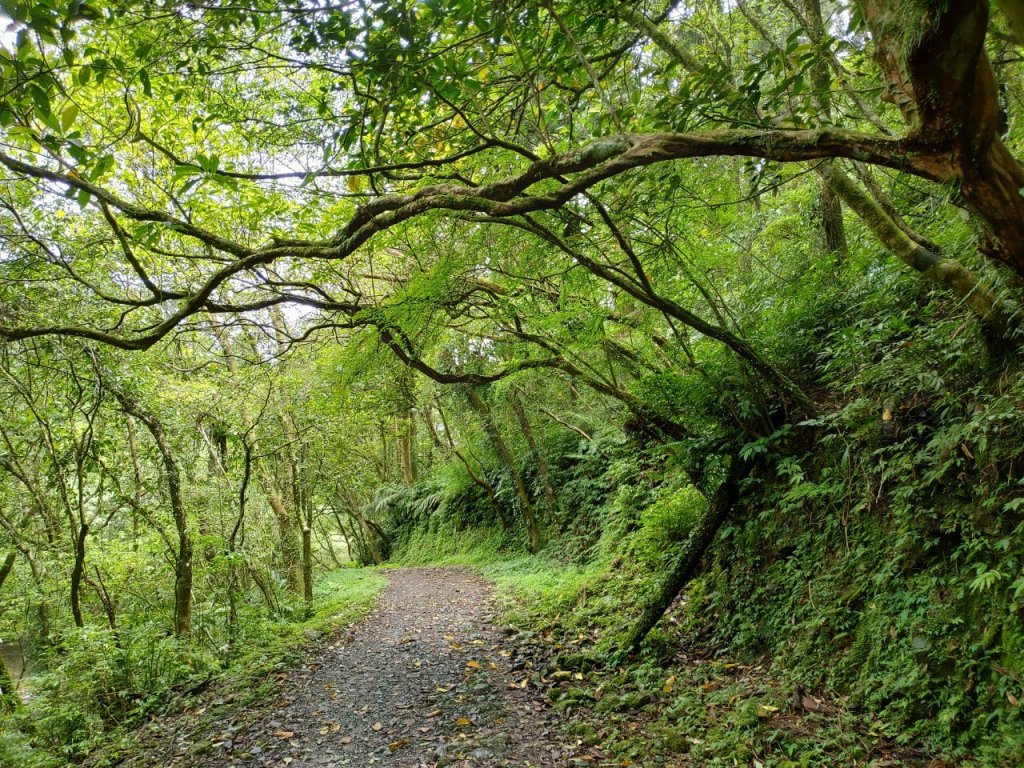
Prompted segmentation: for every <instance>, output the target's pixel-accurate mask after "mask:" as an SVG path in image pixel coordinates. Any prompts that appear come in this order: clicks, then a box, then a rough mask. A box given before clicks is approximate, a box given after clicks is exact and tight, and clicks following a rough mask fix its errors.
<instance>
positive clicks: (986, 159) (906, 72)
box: [860, 0, 1024, 275]
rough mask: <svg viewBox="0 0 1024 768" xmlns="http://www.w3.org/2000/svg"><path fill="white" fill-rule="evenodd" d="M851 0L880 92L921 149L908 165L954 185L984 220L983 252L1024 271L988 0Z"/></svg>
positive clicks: (1021, 199) (1017, 185)
mask: <svg viewBox="0 0 1024 768" xmlns="http://www.w3.org/2000/svg"><path fill="white" fill-rule="evenodd" d="M860 5H861V6H862V8H863V10H864V18H865V19H866V21H867V23H868V26H869V27H870V29H871V34H872V37H873V39H874V45H875V50H874V55H875V60H876V61H877V62H878V64H879V65H880V66H881V68H882V71H883V73H884V74H885V78H886V81H887V90H886V93H885V96H884V98H885V99H886V100H887V101H890V102H892V103H893V104H895V105H896V106H897V107H899V109H900V111H901V112H902V113H903V117H904V119H905V120H906V122H907V126H908V127H909V129H910V131H909V137H910V139H911V140H912V141H914V142H917V143H920V144H921V145H922V148H921V151H919V152H916V153H914V154H913V155H912V156H911V157H910V158H909V162H910V163H911V164H912V165H913V167H914V170H915V171H916V172H917V173H919V174H920V175H924V176H927V177H930V178H932V179H934V180H935V181H939V182H951V181H958V182H959V184H960V192H961V194H962V196H963V199H964V200H965V201H966V202H967V204H968V206H969V207H970V208H971V209H972V210H973V211H974V212H975V213H977V214H978V215H979V216H981V218H982V219H983V220H984V221H985V223H986V225H987V230H988V231H987V242H986V243H985V245H984V246H983V248H982V250H983V251H984V252H985V253H986V254H987V255H988V256H991V257H992V258H995V259H997V260H999V261H1001V262H1003V263H1004V264H1006V265H1007V266H1009V267H1010V268H1011V269H1013V270H1014V271H1015V272H1016V273H1017V274H1018V275H1024V195H1021V193H1020V190H1021V189H1022V188H1024V168H1021V165H1020V163H1018V162H1017V160H1016V159H1015V158H1014V157H1013V155H1012V154H1011V153H1010V150H1009V149H1008V148H1007V147H1006V145H1005V144H1004V143H1003V140H1002V138H1001V137H1000V136H999V93H998V89H997V87H996V79H995V73H994V72H993V69H992V65H991V63H990V62H989V59H988V54H987V53H986V52H985V46H984V43H985V34H986V31H987V29H988V14H989V3H988V2H987V0H950V1H949V2H946V3H921V2H916V1H915V0H902V2H893V1H892V0H860ZM908 30H912V34H908V32H907V31H908Z"/></svg>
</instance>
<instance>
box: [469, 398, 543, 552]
mask: <svg viewBox="0 0 1024 768" xmlns="http://www.w3.org/2000/svg"><path fill="white" fill-rule="evenodd" d="M466 394H467V395H468V397H469V401H470V403H472V404H473V408H474V409H475V410H476V412H477V413H478V414H479V415H480V418H481V420H482V421H483V423H484V429H485V430H486V432H487V435H488V436H489V437H490V438H491V442H492V443H493V444H494V449H495V450H496V451H497V452H498V457H499V458H500V459H501V463H502V464H504V465H505V469H506V470H508V473H509V474H510V475H511V476H512V484H513V485H514V486H515V489H516V497H517V498H518V499H519V508H520V511H521V513H522V515H523V522H524V523H526V536H527V547H528V548H529V550H530V551H531V552H537V551H538V550H539V549H540V548H541V545H542V544H543V541H542V540H541V535H540V525H538V523H537V515H536V513H535V512H534V509H533V504H532V503H531V502H530V495H529V494H528V493H527V492H526V485H525V484H524V483H523V476H522V475H521V474H519V470H518V469H517V468H516V462H515V458H514V457H513V456H512V452H511V451H510V450H509V449H508V445H507V444H506V443H505V440H504V438H502V436H501V432H499V431H498V425H497V424H496V423H495V421H494V415H493V414H492V413H491V409H490V408H489V407H488V405H487V403H486V402H485V401H484V399H483V398H482V397H481V396H480V393H479V392H477V391H476V389H474V388H473V387H466Z"/></svg>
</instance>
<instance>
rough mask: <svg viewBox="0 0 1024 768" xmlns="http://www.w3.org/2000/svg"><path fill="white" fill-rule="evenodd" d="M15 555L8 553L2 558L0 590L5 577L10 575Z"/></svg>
mask: <svg viewBox="0 0 1024 768" xmlns="http://www.w3.org/2000/svg"><path fill="white" fill-rule="evenodd" d="M16 557H17V555H15V554H14V552H8V553H7V556H6V557H5V558H4V562H3V564H2V565H0V589H2V588H3V586H4V582H5V581H7V577H8V576H10V575H11V571H12V570H13V569H14V560H15V558H16Z"/></svg>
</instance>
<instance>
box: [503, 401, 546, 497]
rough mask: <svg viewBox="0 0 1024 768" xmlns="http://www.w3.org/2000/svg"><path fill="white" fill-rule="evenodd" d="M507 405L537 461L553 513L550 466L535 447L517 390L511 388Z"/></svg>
mask: <svg viewBox="0 0 1024 768" xmlns="http://www.w3.org/2000/svg"><path fill="white" fill-rule="evenodd" d="M508 402H509V405H511V406H512V412H513V413H514V414H515V416H516V420H517V421H518V422H519V428H520V429H521V430H522V432H523V438H524V439H525V440H526V444H527V445H528V446H529V447H530V453H532V454H533V460H534V461H536V462H537V472H538V473H539V474H540V480H541V484H542V485H543V486H544V498H545V499H546V500H547V504H548V510H549V511H550V512H551V513H552V514H554V513H556V512H558V495H557V494H556V493H555V488H554V486H553V485H552V484H551V468H550V467H549V466H548V462H547V459H545V458H544V454H542V453H541V452H540V448H538V447H537V441H536V440H535V439H534V437H533V427H531V426H530V419H529V418H528V417H527V415H526V409H525V408H523V403H522V401H521V400H520V399H519V392H517V391H516V390H514V389H513V390H511V391H510V392H509V397H508Z"/></svg>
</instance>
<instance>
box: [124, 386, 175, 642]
mask: <svg viewBox="0 0 1024 768" xmlns="http://www.w3.org/2000/svg"><path fill="white" fill-rule="evenodd" d="M117 398H118V400H119V401H120V403H121V407H122V408H124V410H125V412H126V413H128V414H130V415H131V416H134V417H135V418H137V419H138V420H139V421H141V422H142V424H143V425H144V426H145V427H146V429H148V430H149V434H150V435H152V436H153V441H154V442H155V443H156V447H157V450H158V451H159V453H160V458H161V459H162V460H163V464H164V475H165V479H166V481H167V492H168V495H169V496H170V500H171V515H172V516H173V517H174V528H175V530H176V531H177V533H178V552H177V556H176V557H175V560H174V634H175V635H177V636H178V637H188V636H189V634H190V633H191V632H192V554H193V553H192V549H193V548H192V534H191V532H190V531H189V527H188V516H187V514H186V512H185V504H184V502H183V501H182V498H181V471H180V469H179V468H178V461H177V459H176V458H175V456H174V452H173V451H172V450H171V445H170V443H169V442H168V441H167V435H166V433H165V432H164V428H163V425H162V424H161V423H160V421H159V420H158V419H157V418H156V416H154V415H153V414H152V413H150V412H149V411H147V410H146V409H145V408H143V407H142V406H141V405H140V404H139V403H137V402H135V401H134V400H132V399H131V398H130V397H127V396H125V395H124V394H122V393H117Z"/></svg>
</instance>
